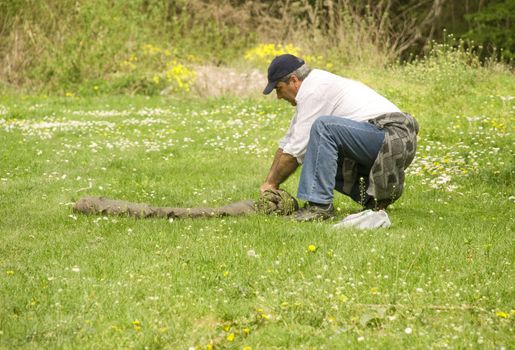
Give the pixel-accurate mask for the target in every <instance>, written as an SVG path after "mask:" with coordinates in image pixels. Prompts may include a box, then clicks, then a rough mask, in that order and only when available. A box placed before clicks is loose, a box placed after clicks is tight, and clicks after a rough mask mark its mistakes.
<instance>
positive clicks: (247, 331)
mask: <svg viewBox="0 0 515 350" xmlns="http://www.w3.org/2000/svg"><path fill="white" fill-rule="evenodd" d="M243 333H244V334H245V335H249V334H250V328H248V327H245V328H243Z"/></svg>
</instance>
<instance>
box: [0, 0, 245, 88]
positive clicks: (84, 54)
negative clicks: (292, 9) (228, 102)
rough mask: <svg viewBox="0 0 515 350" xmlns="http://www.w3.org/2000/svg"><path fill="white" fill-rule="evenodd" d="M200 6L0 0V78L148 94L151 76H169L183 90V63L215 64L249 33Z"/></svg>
mask: <svg viewBox="0 0 515 350" xmlns="http://www.w3.org/2000/svg"><path fill="white" fill-rule="evenodd" d="M202 6H203V7H201V3H200V2H186V1H177V2H166V1H158V0H136V1H130V2H126V1H120V0H115V1H107V0H99V1H94V2H93V1H69V0H64V1H55V0H50V1H45V2H32V1H27V0H25V1H18V2H8V3H2V4H0V13H1V14H0V17H1V19H2V20H3V21H2V23H4V25H3V26H2V28H1V29H0V30H1V32H0V33H1V35H2V36H3V38H4V40H2V41H1V43H0V61H1V62H2V63H3V68H2V69H0V78H1V80H2V81H3V82H4V83H5V84H6V85H8V86H11V87H14V88H18V87H25V88H27V89H29V90H32V91H34V90H35V91H43V92H60V93H64V92H67V91H79V92H81V93H99V92H136V93H143V94H153V93H155V91H156V90H158V89H157V88H156V85H157V86H158V87H162V86H159V85H163V84H156V83H155V82H156V81H157V78H156V76H158V77H160V81H163V80H166V79H162V78H163V77H165V76H166V75H167V74H168V77H169V78H170V79H169V80H170V82H172V83H173V84H172V85H173V86H174V87H175V88H176V89H177V90H181V91H187V83H186V82H185V81H186V80H188V79H190V78H191V76H192V74H190V73H189V72H186V73H184V71H185V69H186V70H188V67H187V66H189V65H191V64H192V63H197V60H200V61H201V62H216V63H220V62H221V58H222V57H223V58H225V59H229V58H230V57H233V56H235V55H236V52H239V51H241V47H246V46H247V45H248V44H247V41H249V40H252V38H253V33H251V32H250V31H247V30H242V28H241V27H239V26H238V25H236V24H235V23H232V25H227V23H228V22H231V21H232V22H235V21H236V19H234V18H231V17H230V16H224V14H223V13H222V14H221V11H223V9H222V10H221V9H218V10H217V11H210V9H211V8H214V6H210V5H209V4H206V5H202ZM236 15H237V13H236V12H235V13H234V14H233V16H236ZM221 16H223V18H224V20H220V18H221ZM227 43H230V45H227ZM149 47H156V48H158V49H159V50H158V51H156V50H154V51H152V50H149V49H148V48H149ZM149 51H150V52H149ZM158 54H159V55H158ZM157 56H159V57H157ZM193 56H194V57H195V59H192V57H193ZM127 61H128V62H130V63H131V65H127V64H125V65H124V62H127ZM141 61H143V62H141ZM163 61H165V62H163ZM131 67H134V69H130V68H131ZM178 67H179V68H178ZM128 68H129V69H128ZM170 71H172V72H173V76H171V77H170ZM167 72H168V73H167ZM165 78H166V77H165Z"/></svg>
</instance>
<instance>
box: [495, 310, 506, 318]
mask: <svg viewBox="0 0 515 350" xmlns="http://www.w3.org/2000/svg"><path fill="white" fill-rule="evenodd" d="M495 314H496V315H497V317H500V318H508V317H510V315H508V314H507V313H506V312H504V311H497V312H496V313H495Z"/></svg>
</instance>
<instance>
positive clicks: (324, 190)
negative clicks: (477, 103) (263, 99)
mask: <svg viewBox="0 0 515 350" xmlns="http://www.w3.org/2000/svg"><path fill="white" fill-rule="evenodd" d="M274 89H275V90H276V93H277V98H279V99H284V100H286V101H288V102H289V103H290V104H292V105H293V106H295V107H296V111H295V114H294V116H293V119H292V121H291V124H290V128H289V129H288V131H287V133H286V135H285V136H284V137H283V139H282V140H281V141H280V142H279V148H278V150H277V152H276V154H275V158H274V160H273V163H272V166H271V168H270V171H269V174H268V176H267V178H266V181H265V182H264V183H263V184H262V185H261V188H260V190H261V192H265V191H267V190H270V189H278V188H279V185H280V184H282V183H283V182H284V181H286V179H287V178H288V177H289V176H290V175H291V174H292V173H293V172H294V171H295V170H296V169H297V168H298V166H299V165H301V164H302V165H303V167H302V172H301V176H300V181H299V189H298V194H297V196H298V198H300V199H303V200H306V201H307V203H306V205H305V206H304V208H302V209H300V210H299V211H297V212H296V213H295V214H294V216H293V218H294V219H296V220H298V221H312V220H324V219H328V218H332V217H333V213H334V208H333V204H332V202H333V189H336V190H337V191H339V192H341V193H343V194H345V195H347V196H349V197H351V198H352V199H353V200H354V201H356V202H358V203H360V204H362V205H363V206H364V207H365V208H367V209H374V210H382V209H386V207H387V206H388V205H389V204H391V203H393V202H394V201H395V200H396V199H398V198H399V197H400V195H401V194H402V190H403V183H404V169H405V168H406V167H407V166H408V165H409V164H410V163H411V161H412V160H413V158H414V156H415V148H416V134H417V133H418V124H417V122H416V121H415V119H414V118H413V117H411V116H410V115H408V114H404V113H402V112H401V111H400V110H399V108H397V106H395V105H394V104H393V103H392V102H390V101H388V100H387V99H386V98H384V97H383V96H381V95H379V94H378V93H377V92H375V91H374V90H372V89H371V88H369V87H367V86H366V85H364V84H362V83H360V82H357V81H353V80H350V79H346V78H343V77H340V76H337V75H334V74H331V73H329V72H326V71H323V70H318V69H313V70H311V69H310V68H309V67H308V66H307V65H306V64H305V63H304V61H303V60H302V59H300V58H298V57H295V56H293V55H290V54H285V55H281V56H277V57H276V58H274V59H273V60H272V62H271V64H270V66H269V68H268V85H267V86H266V88H265V90H264V91H263V93H264V94H265V95H267V94H269V93H270V92H272V90H274Z"/></svg>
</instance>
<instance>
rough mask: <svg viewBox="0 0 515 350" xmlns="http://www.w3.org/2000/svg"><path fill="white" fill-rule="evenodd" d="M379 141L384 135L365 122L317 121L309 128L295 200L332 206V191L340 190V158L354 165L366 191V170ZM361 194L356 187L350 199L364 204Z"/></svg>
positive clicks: (332, 117)
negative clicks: (351, 161) (354, 163)
mask: <svg viewBox="0 0 515 350" xmlns="http://www.w3.org/2000/svg"><path fill="white" fill-rule="evenodd" d="M383 140H384V131H383V130H381V129H378V128H377V127H376V126H375V125H373V124H370V123H368V122H358V121H354V120H350V119H346V118H341V117H334V116H323V117H319V118H318V119H317V120H315V122H314V123H313V126H312V127H311V131H310V135H309V143H308V148H307V151H306V155H305V157H304V164H303V166H302V172H301V175H300V181H299V190H298V193H297V196H298V197H299V198H300V199H303V200H307V201H310V202H315V203H320V204H328V203H332V201H333V189H336V190H337V191H339V192H342V190H343V174H342V165H343V157H349V158H352V159H353V160H355V161H356V162H357V163H358V177H363V179H364V181H365V182H364V184H363V185H364V189H365V191H366V188H367V187H368V176H369V173H370V169H371V168H372V165H373V164H374V161H375V159H376V157H377V154H378V153H379V150H380V149H381V146H382V145H383ZM365 191H364V190H362V191H360V184H359V183H356V184H355V185H354V187H353V189H352V192H351V193H350V197H351V198H352V199H353V200H354V201H356V202H358V203H359V202H362V203H366V201H367V200H368V199H369V196H368V195H367V194H366V193H363V192H365ZM360 192H362V193H361V194H360ZM342 193H343V192H342ZM362 195H364V198H361V196H362Z"/></svg>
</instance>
